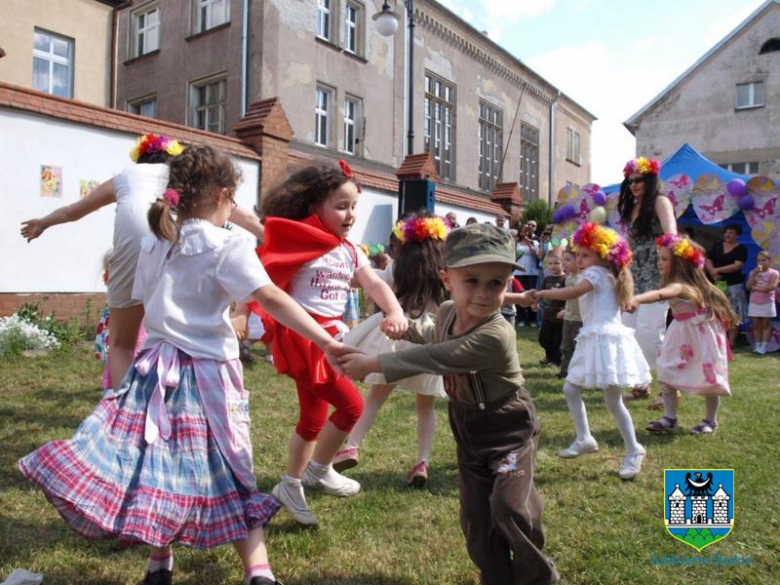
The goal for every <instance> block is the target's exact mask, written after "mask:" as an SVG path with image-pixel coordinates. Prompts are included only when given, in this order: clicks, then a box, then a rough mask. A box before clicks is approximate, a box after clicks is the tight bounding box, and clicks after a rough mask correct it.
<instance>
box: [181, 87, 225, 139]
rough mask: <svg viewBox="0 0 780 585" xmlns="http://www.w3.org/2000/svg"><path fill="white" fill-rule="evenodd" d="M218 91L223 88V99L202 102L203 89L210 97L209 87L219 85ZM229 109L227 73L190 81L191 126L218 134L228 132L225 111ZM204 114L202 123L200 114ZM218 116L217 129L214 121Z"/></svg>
mask: <svg viewBox="0 0 780 585" xmlns="http://www.w3.org/2000/svg"><path fill="white" fill-rule="evenodd" d="M218 84H219V87H218V88H217V91H220V87H221V88H223V89H222V100H219V99H217V100H216V101H214V102H208V101H207V102H206V103H200V100H199V98H200V95H201V90H203V91H204V93H205V95H206V96H207V99H208V93H209V88H210V87H213V86H217V85H218ZM226 110H227V74H224V73H223V74H220V75H215V76H212V77H208V78H206V79H200V80H198V81H193V82H191V83H190V112H191V114H190V124H189V125H190V126H191V127H193V128H200V129H201V130H206V131H207V132H215V133H217V134H225V133H226V124H225V113H226ZM201 113H202V114H203V123H200V120H199V116H200V114H201ZM214 116H216V118H217V120H216V129H213V128H214V127H215V122H214Z"/></svg>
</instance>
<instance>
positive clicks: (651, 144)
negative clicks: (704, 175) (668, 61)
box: [625, 0, 780, 178]
mask: <svg viewBox="0 0 780 585" xmlns="http://www.w3.org/2000/svg"><path fill="white" fill-rule="evenodd" d="M778 96H780V2H779V1H778V0H768V1H767V2H765V3H764V4H763V5H762V6H761V7H759V8H758V9H757V10H756V11H755V12H754V13H753V14H752V15H751V16H750V17H748V18H747V19H746V20H745V21H744V22H743V23H742V24H740V25H739V26H738V27H737V28H736V29H734V30H733V31H732V32H731V33H730V34H729V35H728V36H726V37H725V38H724V39H723V40H721V41H720V42H719V43H718V44H717V45H715V46H714V47H713V48H712V49H710V51H708V52H707V53H706V54H705V55H704V56H703V57H702V58H701V59H699V60H698V61H697V62H696V63H695V64H694V65H693V66H692V67H690V68H689V69H688V70H687V71H685V72H684V73H683V74H682V75H681V76H680V77H678V78H677V79H676V80H675V81H674V82H673V83H672V84H671V85H669V86H668V87H667V88H666V89H664V90H663V91H662V92H661V93H660V94H659V95H658V96H657V97H656V98H654V99H653V100H652V101H651V102H650V103H648V104H647V105H646V106H645V107H644V108H642V109H641V110H640V111H639V112H637V113H636V114H634V115H633V116H632V117H631V118H629V119H628V120H627V121H626V122H625V126H626V127H627V128H628V129H629V131H630V132H631V133H632V134H634V135H635V136H636V148H637V154H638V155H641V156H651V157H654V158H666V157H667V156H669V155H671V154H672V153H674V152H675V151H676V150H677V149H678V148H679V146H680V145H682V144H683V143H685V142H687V143H689V144H691V146H693V147H694V148H696V149H697V150H698V151H699V152H701V153H702V154H703V155H704V156H706V157H707V158H709V159H710V160H712V161H714V162H716V163H718V164H719V165H721V166H722V167H724V168H727V169H728V170H731V171H734V172H737V173H741V174H747V175H764V176H769V177H774V178H777V177H780V99H778Z"/></svg>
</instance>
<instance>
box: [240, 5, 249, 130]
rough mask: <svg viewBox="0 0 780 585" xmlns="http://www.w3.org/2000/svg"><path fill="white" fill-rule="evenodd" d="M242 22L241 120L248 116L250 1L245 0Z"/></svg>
mask: <svg viewBox="0 0 780 585" xmlns="http://www.w3.org/2000/svg"><path fill="white" fill-rule="evenodd" d="M242 15H243V17H242V21H241V118H243V117H244V114H246V108H247V99H248V94H249V0H244V2H243V9H242Z"/></svg>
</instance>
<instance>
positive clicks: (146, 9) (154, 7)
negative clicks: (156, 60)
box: [131, 2, 160, 58]
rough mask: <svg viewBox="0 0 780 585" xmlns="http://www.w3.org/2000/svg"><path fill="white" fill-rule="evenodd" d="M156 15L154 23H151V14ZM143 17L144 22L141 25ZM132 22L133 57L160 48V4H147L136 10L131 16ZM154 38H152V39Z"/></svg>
mask: <svg viewBox="0 0 780 585" xmlns="http://www.w3.org/2000/svg"><path fill="white" fill-rule="evenodd" d="M153 13H154V15H155V22H154V24H151V25H150V24H149V16H150V15H151V14H153ZM141 18H143V21H144V24H143V26H141V25H140V21H141ZM131 22H132V27H133V30H132V48H131V58H135V57H140V56H141V55H146V54H147V53H151V52H152V51H157V50H159V48H160V5H159V4H158V3H157V2H155V3H153V4H147V5H146V6H143V7H141V8H139V9H138V10H136V11H134V12H133V14H132V17H131ZM150 39H152V40H150Z"/></svg>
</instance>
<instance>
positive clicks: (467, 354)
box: [340, 224, 559, 585]
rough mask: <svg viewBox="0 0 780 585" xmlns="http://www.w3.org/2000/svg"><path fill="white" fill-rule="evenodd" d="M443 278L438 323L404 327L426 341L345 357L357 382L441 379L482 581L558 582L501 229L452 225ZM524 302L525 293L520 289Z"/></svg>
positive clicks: (510, 260)
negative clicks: (506, 307)
mask: <svg viewBox="0 0 780 585" xmlns="http://www.w3.org/2000/svg"><path fill="white" fill-rule="evenodd" d="M444 262H445V268H444V270H442V271H441V278H442V282H443V283H444V286H445V288H446V289H447V290H448V291H449V292H450V295H451V299H452V300H450V301H447V302H445V303H443V304H442V305H441V306H440V307H439V311H438V315H437V319H436V325H435V328H429V329H428V330H420V331H414V332H410V333H412V334H411V335H410V337H415V338H416V339H418V340H420V341H422V340H426V341H432V343H428V344H425V345H419V346H417V347H411V348H408V349H404V350H402V351H398V352H395V353H385V354H382V355H378V356H377V355H374V356H368V355H359V354H355V355H351V356H344V359H343V360H341V361H340V363H341V366H342V368H343V369H344V371H345V372H346V373H347V374H348V375H349V376H350V377H352V378H354V379H363V378H365V377H366V376H367V375H368V374H371V373H382V374H383V375H384V377H385V379H386V380H387V382H388V383H393V382H394V381H396V380H400V379H403V378H406V377H409V376H412V375H415V374H420V373H430V374H439V375H442V376H444V387H445V390H446V392H447V394H448V396H449V397H450V404H449V419H450V427H451V428H452V432H453V435H454V437H455V442H456V444H457V447H458V450H457V456H458V478H459V484H460V503H461V527H462V529H463V533H464V535H465V537H466V548H467V550H468V553H469V556H470V557H471V559H472V561H473V562H474V563H475V564H476V565H477V567H478V568H479V570H480V572H481V578H482V582H483V583H513V584H529V585H530V584H539V585H541V584H547V583H555V582H557V581H558V579H559V577H558V573H557V571H556V570H555V567H554V565H553V564H552V562H551V561H550V560H549V559H547V557H545V555H544V554H543V553H542V547H543V546H544V532H543V530H542V522H541V515H542V502H541V499H540V497H539V495H538V494H537V492H536V488H535V487H534V465H535V458H536V449H537V443H538V439H539V423H538V419H537V417H536V412H535V409H534V405H533V402H532V401H531V398H530V396H529V394H528V392H527V391H526V389H525V387H524V381H523V375H522V372H521V369H520V362H519V359H518V356H517V347H516V337H515V332H514V328H513V327H512V326H511V325H510V324H509V323H508V322H507V321H506V319H504V318H503V317H502V316H501V313H500V312H499V307H500V306H501V304H502V302H503V300H504V295H505V291H506V286H507V283H508V281H509V278H511V275H512V270H513V268H516V264H515V250H514V243H513V240H512V237H511V235H510V234H509V232H507V231H506V230H502V229H499V228H496V227H494V226H490V225H486V224H472V225H467V226H464V227H462V228H459V229H457V230H453V231H452V232H451V233H450V235H449V236H448V237H447V240H446V242H445V249H444ZM518 296H520V298H519V299H518V300H519V301H521V302H524V303H525V304H527V305H530V304H531V302H532V299H531V295H530V294H528V293H520V295H518Z"/></svg>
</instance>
